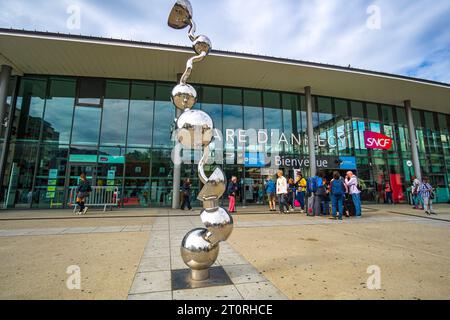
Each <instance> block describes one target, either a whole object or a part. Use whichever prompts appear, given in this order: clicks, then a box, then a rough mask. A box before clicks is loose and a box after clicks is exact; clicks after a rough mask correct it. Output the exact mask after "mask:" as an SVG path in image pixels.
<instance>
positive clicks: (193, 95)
mask: <svg viewBox="0 0 450 320" xmlns="http://www.w3.org/2000/svg"><path fill="white" fill-rule="evenodd" d="M172 102H173V104H174V105H175V107H177V108H178V109H180V110H185V109H191V108H192V107H193V106H194V105H195V104H196V103H197V91H195V89H194V87H193V86H191V85H189V84H179V85H177V86H176V87H175V88H173V90H172Z"/></svg>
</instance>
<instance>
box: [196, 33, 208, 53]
mask: <svg viewBox="0 0 450 320" xmlns="http://www.w3.org/2000/svg"><path fill="white" fill-rule="evenodd" d="M193 48H194V50H195V52H196V53H197V54H200V53H202V52H205V53H206V54H209V52H210V51H211V48H212V44H211V40H209V38H208V37H207V36H203V35H201V36H198V37H197V38H196V39H195V41H194V43H193Z"/></svg>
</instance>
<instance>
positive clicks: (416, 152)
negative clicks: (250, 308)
mask: <svg viewBox="0 0 450 320" xmlns="http://www.w3.org/2000/svg"><path fill="white" fill-rule="evenodd" d="M404 104H405V109H406V119H407V121H408V129H409V140H410V141H411V153H412V162H413V165H414V175H415V176H416V177H417V179H419V180H420V181H422V172H421V170H420V162H419V150H418V146H417V136H416V128H415V127H414V119H413V114H412V109H411V100H406V101H405V102H404Z"/></svg>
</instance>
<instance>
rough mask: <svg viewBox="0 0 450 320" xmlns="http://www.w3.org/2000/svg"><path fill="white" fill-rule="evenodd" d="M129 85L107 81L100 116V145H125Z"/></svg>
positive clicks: (124, 82)
mask: <svg viewBox="0 0 450 320" xmlns="http://www.w3.org/2000/svg"><path fill="white" fill-rule="evenodd" d="M129 96H130V84H129V82H128V81H120V82H119V81H108V82H107V83H106V93H105V101H104V102H103V116H102V131H101V132H102V133H101V135H102V136H101V141H100V143H101V144H102V145H125V139H126V131H127V121H126V120H127V118H128V102H129Z"/></svg>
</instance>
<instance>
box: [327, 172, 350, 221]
mask: <svg viewBox="0 0 450 320" xmlns="http://www.w3.org/2000/svg"><path fill="white" fill-rule="evenodd" d="M346 193H347V186H346V185H345V183H344V180H343V179H342V178H341V175H340V174H339V172H337V171H335V172H334V173H333V180H331V182H330V195H331V208H332V214H333V216H332V217H330V219H333V220H336V211H339V220H342V216H343V214H344V197H345V194H346Z"/></svg>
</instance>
